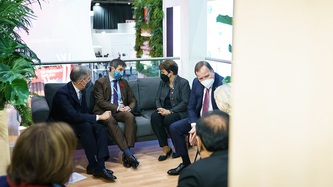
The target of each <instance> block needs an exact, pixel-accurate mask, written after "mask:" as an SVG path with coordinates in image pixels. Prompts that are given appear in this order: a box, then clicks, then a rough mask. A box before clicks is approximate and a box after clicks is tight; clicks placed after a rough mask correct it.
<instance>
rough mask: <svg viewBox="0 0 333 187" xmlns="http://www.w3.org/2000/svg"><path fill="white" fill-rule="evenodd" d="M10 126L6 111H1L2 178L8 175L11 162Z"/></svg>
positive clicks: (0, 164) (0, 155) (0, 168)
mask: <svg viewBox="0 0 333 187" xmlns="http://www.w3.org/2000/svg"><path fill="white" fill-rule="evenodd" d="M8 140H9V139H8V124H7V112H6V109H4V110H0V148H1V154H0V176H1V175H6V173H7V172H6V170H7V166H8V164H9V162H10V155H9V141H8Z"/></svg>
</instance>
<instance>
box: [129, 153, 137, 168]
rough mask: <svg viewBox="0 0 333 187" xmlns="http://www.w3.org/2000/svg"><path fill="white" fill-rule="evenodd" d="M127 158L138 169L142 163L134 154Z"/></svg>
mask: <svg viewBox="0 0 333 187" xmlns="http://www.w3.org/2000/svg"><path fill="white" fill-rule="evenodd" d="M127 159H128V161H129V162H130V163H131V166H132V167H133V168H134V169H136V168H137V167H138V166H139V164H140V162H139V161H138V159H137V158H136V157H135V156H134V155H132V156H131V157H129V158H127Z"/></svg>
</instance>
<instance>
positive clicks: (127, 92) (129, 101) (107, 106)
mask: <svg viewBox="0 0 333 187" xmlns="http://www.w3.org/2000/svg"><path fill="white" fill-rule="evenodd" d="M119 87H120V93H121V99H122V101H123V104H124V105H125V106H129V107H130V108H131V109H132V110H133V109H134V107H135V105H136V100H135V98H134V94H133V92H132V90H131V87H130V86H129V85H128V82H127V81H126V80H125V79H120V80H119ZM94 93H95V106H94V110H93V112H94V113H95V114H102V113H103V112H105V111H107V110H110V111H111V112H112V114H115V113H116V112H117V108H118V105H115V104H112V103H111V96H112V92H111V83H110V78H109V76H106V77H103V78H101V79H98V80H97V81H96V82H95V88H94Z"/></svg>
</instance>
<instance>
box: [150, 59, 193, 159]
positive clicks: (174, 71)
mask: <svg viewBox="0 0 333 187" xmlns="http://www.w3.org/2000/svg"><path fill="white" fill-rule="evenodd" d="M159 69H160V70H161V82H160V85H159V88H158V91H157V94H156V98H155V104H156V108H157V110H156V111H155V112H153V113H152V115H151V121H150V122H151V126H152V129H153V131H154V133H155V135H156V137H157V140H158V143H159V145H160V147H162V148H163V152H162V154H161V155H160V156H159V157H158V160H159V161H163V160H166V159H167V158H168V157H169V156H170V155H171V153H172V149H171V148H170V147H169V145H168V134H167V132H169V126H170V125H171V123H173V122H175V121H178V120H180V119H183V118H186V117H187V105H188V103H189V98H190V92H191V90H190V85H189V83H188V81H187V80H186V79H184V78H182V77H180V76H179V75H178V65H177V63H176V62H175V61H173V60H166V61H164V62H162V63H161V64H160V65H159Z"/></svg>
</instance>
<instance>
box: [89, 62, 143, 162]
mask: <svg viewBox="0 0 333 187" xmlns="http://www.w3.org/2000/svg"><path fill="white" fill-rule="evenodd" d="M125 67H126V64H125V62H123V61H122V60H120V59H114V60H112V61H111V62H110V74H109V76H106V77H104V78H101V79H99V80H97V81H96V82H95V88H94V92H95V99H96V102H95V107H94V113H95V114H102V113H103V112H105V111H108V110H110V111H112V116H111V117H110V119H108V120H107V121H103V123H104V124H105V125H107V128H108V130H109V133H110V134H111V136H112V138H113V139H114V140H115V142H116V144H117V145H118V147H119V148H120V150H121V151H123V155H122V160H123V165H124V166H125V167H133V168H137V167H138V166H139V161H138V160H137V158H136V157H135V156H134V155H133V153H132V152H131V151H130V148H131V147H134V143H135V139H136V128H137V126H136V122H135V117H134V115H133V114H132V113H131V111H132V109H133V108H134V107H135V105H136V100H135V98H134V94H133V92H132V90H131V88H130V86H129V85H128V82H127V81H126V80H125V79H122V76H123V74H124V70H125ZM118 121H121V122H123V123H124V124H125V128H124V132H122V130H121V129H120V127H119V126H118Z"/></svg>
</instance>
